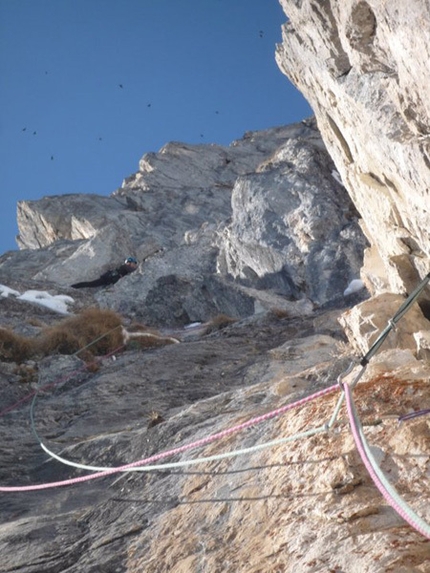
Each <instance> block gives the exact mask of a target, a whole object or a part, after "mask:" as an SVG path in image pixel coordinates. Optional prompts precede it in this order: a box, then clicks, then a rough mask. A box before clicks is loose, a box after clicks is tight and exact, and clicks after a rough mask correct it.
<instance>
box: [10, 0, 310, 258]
mask: <svg viewBox="0 0 430 573" xmlns="http://www.w3.org/2000/svg"><path fill="white" fill-rule="evenodd" d="M285 21H286V17H285V15H284V13H283V11H282V9H281V7H280V5H279V3H278V0H0V186H1V187H0V190H1V210H0V253H3V252H5V251H6V250H10V249H16V248H17V246H16V243H15V235H16V234H17V232H18V231H17V226H16V203H17V201H19V200H21V199H38V198H41V197H43V196H45V195H61V194H65V193H96V194H100V195H108V194H110V193H112V192H113V191H114V190H115V189H117V188H118V187H120V185H121V183H122V180H123V179H124V178H125V177H127V176H128V175H130V174H131V173H134V172H136V171H137V169H138V161H139V159H140V158H141V157H142V155H143V154H144V153H147V152H149V151H158V150H159V149H160V147H162V146H163V145H164V144H165V143H167V142H168V141H183V142H187V143H198V144H200V143H219V144H223V145H228V144H230V143H231V142H232V141H234V140H235V139H239V138H241V137H242V136H243V134H244V133H245V131H249V130H258V129H265V128H268V127H273V126H276V125H283V124H289V123H294V122H295V121H300V120H301V119H303V118H305V117H308V116H309V115H311V113H312V112H311V109H310V108H309V106H308V104H307V103H306V101H305V100H304V99H303V97H302V96H301V95H300V94H299V92H298V91H297V90H296V89H295V88H294V87H293V86H292V85H291V84H290V83H289V82H288V80H287V78H286V77H285V76H284V75H283V74H282V73H281V72H280V71H279V69H278V67H277V65H276V63H275V57H274V52H275V44H276V43H278V42H280V41H281V25H282V24H283V23H284V22H285ZM120 86H122V87H120ZM24 130H25V131H24Z"/></svg>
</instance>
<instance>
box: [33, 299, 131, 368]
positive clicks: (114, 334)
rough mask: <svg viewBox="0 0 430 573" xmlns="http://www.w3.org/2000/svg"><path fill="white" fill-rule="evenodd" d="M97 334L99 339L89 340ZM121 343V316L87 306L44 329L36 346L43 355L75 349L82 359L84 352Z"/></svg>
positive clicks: (98, 351)
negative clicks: (76, 313) (78, 312)
mask: <svg viewBox="0 0 430 573" xmlns="http://www.w3.org/2000/svg"><path fill="white" fill-rule="evenodd" d="M99 337H102V338H100V340H97V342H93V341H95V340H96V339H98V338H99ZM90 343H91V345H90V346H88V347H87V345H89V344H90ZM122 345H123V338H122V333H121V317H120V316H119V315H118V314H117V313H116V312H114V311H112V310H101V309H98V308H88V309H86V310H84V311H82V312H81V313H80V314H78V315H76V316H71V317H70V318H66V319H64V320H62V321H61V322H60V323H58V324H57V325H55V326H51V327H48V328H46V329H45V330H44V331H43V333H42V335H41V336H40V338H39V349H40V352H41V353H42V354H43V355H45V356H46V355H48V354H74V353H76V352H78V351H79V352H78V354H79V356H80V357H81V358H83V357H84V356H85V355H88V354H89V355H93V356H94V355H100V354H107V353H108V352H111V351H112V350H115V348H119V347H120V346H122ZM86 347H87V348H86Z"/></svg>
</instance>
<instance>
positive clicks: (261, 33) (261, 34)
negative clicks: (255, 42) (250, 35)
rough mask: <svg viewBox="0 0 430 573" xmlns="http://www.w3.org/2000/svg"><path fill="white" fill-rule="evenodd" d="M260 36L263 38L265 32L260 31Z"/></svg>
mask: <svg viewBox="0 0 430 573" xmlns="http://www.w3.org/2000/svg"><path fill="white" fill-rule="evenodd" d="M259 35H260V38H262V37H263V30H260V32H259Z"/></svg>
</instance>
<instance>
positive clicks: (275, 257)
mask: <svg viewBox="0 0 430 573" xmlns="http://www.w3.org/2000/svg"><path fill="white" fill-rule="evenodd" d="M332 171H333V165H332V164H331V162H330V161H327V155H326V152H325V150H324V149H321V142H320V141H318V139H317V141H316V142H315V144H313V143H312V142H311V141H309V140H300V139H294V140H289V141H287V142H286V143H285V144H284V145H282V146H280V147H279V148H278V149H277V150H276V152H275V153H274V154H273V155H272V157H271V158H270V162H266V163H265V164H264V165H261V166H260V169H259V171H258V173H256V174H253V175H248V176H245V177H241V178H239V179H238V180H237V182H236V185H235V187H234V189H233V194H232V209H233V213H232V223H231V224H230V225H229V226H227V227H226V228H225V229H224V231H223V235H222V240H221V242H220V245H221V249H220V255H219V257H218V268H221V269H225V270H226V271H227V273H228V274H231V275H232V276H234V277H235V278H237V279H241V280H242V282H244V283H245V284H247V282H250V283H251V284H256V285H257V286H259V287H260V288H265V289H273V290H275V291H276V292H279V293H282V294H284V295H285V296H289V297H292V298H297V297H299V296H300V294H303V293H304V294H305V295H306V296H307V297H308V298H309V299H311V300H313V301H315V302H317V303H319V304H324V303H325V302H327V301H329V300H332V299H334V298H336V297H339V296H340V295H341V293H343V291H344V290H345V288H346V286H347V285H348V284H349V282H350V281H351V280H352V279H353V278H355V277H356V276H357V274H356V270H355V269H356V268H357V266H359V265H360V264H361V261H362V253H363V250H364V248H365V246H366V243H365V241H364V239H363V236H362V234H361V232H360V231H359V229H358V228H357V225H356V213H355V211H354V209H353V208H352V206H351V203H350V202H349V200H345V199H346V198H345V190H344V188H343V186H342V185H340V184H339V183H337V181H336V180H335V179H334V177H333V175H332Z"/></svg>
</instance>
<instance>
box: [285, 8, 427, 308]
mask: <svg viewBox="0 0 430 573" xmlns="http://www.w3.org/2000/svg"><path fill="white" fill-rule="evenodd" d="M280 1H281V5H282V7H283V9H284V11H285V13H286V14H287V15H288V18H289V21H288V23H287V24H286V25H285V26H284V29H283V42H282V44H281V45H279V46H278V49H277V54H276V57H277V62H278V64H279V66H280V68H281V70H282V71H283V72H285V74H286V75H287V76H288V77H289V78H290V79H291V80H292V81H293V82H294V83H295V84H296V86H297V87H298V88H299V89H300V91H302V93H303V94H304V95H305V97H306V98H307V99H308V101H309V102H310V104H311V106H312V108H313V110H314V112H315V115H316V118H317V121H318V127H319V129H320V131H321V134H322V137H323V139H324V142H325V144H326V145H327V149H328V150H329V152H330V155H331V157H332V158H333V160H334V162H335V164H336V169H337V170H338V172H339V173H340V175H341V178H342V182H343V183H344V185H345V187H346V188H347V189H348V192H349V194H350V196H351V198H352V199H353V201H354V203H355V205H356V207H357V209H358V211H359V212H360V214H361V216H362V218H363V225H362V227H363V230H364V232H365V234H366V236H367V238H368V240H369V242H370V244H371V247H370V249H369V251H368V252H367V254H366V256H365V264H364V268H363V271H362V278H363V280H365V282H366V284H367V286H368V288H369V289H370V290H371V291H372V292H374V293H380V292H382V291H384V290H387V289H388V290H390V291H392V292H396V293H402V294H403V293H405V292H408V291H409V290H410V288H411V284H412V283H415V282H416V281H417V279H419V277H420V276H421V277H423V276H424V275H425V274H426V273H428V272H429V256H430V234H429V228H430V195H429V189H430V103H429V98H428V97H427V87H428V82H429V66H428V62H429V60H430V48H429V42H428V38H429V34H430V8H429V5H428V3H426V2H421V1H420V0H412V1H411V2H404V1H403V0H395V1H391V2H379V1H377V0H368V1H364V0H359V1H357V0H346V1H344V2H331V1H329V0H324V1H322V2H321V1H320V0H301V1H299V2H297V1H296V0H280ZM426 298H427V300H430V291H427V294H426V295H425V296H424V299H423V300H425V299H426Z"/></svg>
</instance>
